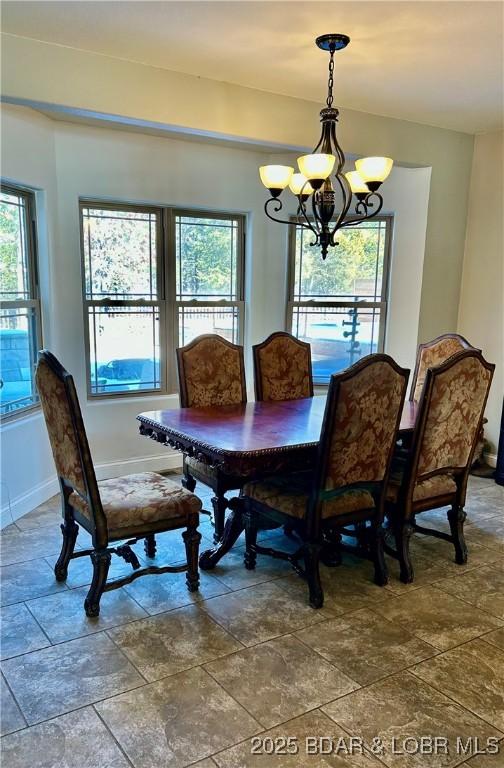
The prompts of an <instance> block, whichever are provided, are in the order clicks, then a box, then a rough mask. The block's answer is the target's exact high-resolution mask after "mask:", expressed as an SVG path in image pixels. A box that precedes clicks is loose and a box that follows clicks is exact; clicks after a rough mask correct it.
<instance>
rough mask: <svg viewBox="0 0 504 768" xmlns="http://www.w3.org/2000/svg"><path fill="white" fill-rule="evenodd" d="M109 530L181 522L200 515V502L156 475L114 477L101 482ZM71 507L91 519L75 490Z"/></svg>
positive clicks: (84, 502) (102, 500) (151, 473)
mask: <svg viewBox="0 0 504 768" xmlns="http://www.w3.org/2000/svg"><path fill="white" fill-rule="evenodd" d="M98 490H99V492H100V497H101V502H102V507H103V511H104V513H105V516H106V518H107V524H108V528H109V531H111V530H118V529H120V528H134V527H135V526H142V525H146V524H148V523H157V522H158V521H160V520H173V521H174V522H175V520H178V519H180V520H181V522H182V524H183V521H184V519H185V518H187V517H188V515H190V514H191V513H195V512H199V510H200V509H201V501H200V500H199V499H198V497H197V496H195V495H194V494H193V493H190V492H189V491H186V490H185V488H182V487H181V486H180V485H179V484H178V483H174V482H173V481H172V480H168V479H167V478H165V477H163V476H162V475H158V474H157V473H155V472H141V473H139V474H136V475H125V476H123V477H114V478H112V479H111V480H101V481H100V482H99V483H98ZM69 501H70V504H71V505H72V507H75V509H77V510H78V511H79V512H81V513H82V514H83V515H84V516H85V517H88V518H89V519H91V513H90V510H89V507H88V504H87V502H86V501H85V500H84V499H83V498H82V496H80V495H79V494H78V493H76V492H75V491H74V492H73V493H72V494H71V496H70V499H69Z"/></svg>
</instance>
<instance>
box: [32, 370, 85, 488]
mask: <svg viewBox="0 0 504 768" xmlns="http://www.w3.org/2000/svg"><path fill="white" fill-rule="evenodd" d="M35 381H36V385H37V390H38V393H39V397H40V402H41V404H42V411H43V413H44V419H45V423H46V426H47V431H48V433H49V441H50V443H51V449H52V453H53V457H54V463H55V465H56V472H57V473H58V475H59V476H60V477H62V478H64V479H65V480H67V481H68V482H69V483H70V485H72V486H73V488H75V489H76V490H77V491H80V493H83V494H86V486H85V483H84V473H83V467H82V463H81V459H80V455H79V449H78V444H77V436H76V433H75V429H74V426H73V423H72V416H71V406H70V402H69V398H68V395H67V392H66V390H65V385H64V383H63V382H62V381H61V380H60V379H59V378H58V376H56V374H55V373H54V371H53V370H52V369H51V368H50V366H49V365H48V363H46V362H45V360H40V362H39V363H38V365H37V372H36V374H35ZM77 407H78V406H77Z"/></svg>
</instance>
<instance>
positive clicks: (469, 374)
mask: <svg viewBox="0 0 504 768" xmlns="http://www.w3.org/2000/svg"><path fill="white" fill-rule="evenodd" d="M491 380H492V372H491V371H489V370H488V369H487V368H485V366H484V365H483V364H482V363H481V362H480V360H479V359H478V358H477V357H464V358H462V360H459V361H456V362H454V363H453V365H451V366H450V367H449V368H448V369H447V370H446V371H443V372H442V373H438V374H436V375H435V379H434V384H433V388H432V394H431V400H430V405H429V412H428V414H427V419H426V424H425V430H424V433H423V439H422V443H421V445H420V449H419V450H420V453H419V461H418V472H417V474H418V476H421V475H424V474H427V473H428V472H432V471H433V470H435V469H442V468H443V467H465V466H467V464H468V462H469V461H470V458H471V455H470V454H471V448H472V446H473V443H474V440H475V437H476V433H477V431H478V429H479V426H480V422H481V417H482V415H483V409H484V405H485V400H486V396H487V393H488V389H489V387H490V383H491Z"/></svg>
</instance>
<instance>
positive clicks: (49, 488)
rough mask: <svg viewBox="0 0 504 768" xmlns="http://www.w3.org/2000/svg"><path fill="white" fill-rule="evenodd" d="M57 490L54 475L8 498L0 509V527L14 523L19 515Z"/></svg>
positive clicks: (45, 499) (30, 509) (56, 481)
mask: <svg viewBox="0 0 504 768" xmlns="http://www.w3.org/2000/svg"><path fill="white" fill-rule="evenodd" d="M58 491H59V485H58V480H57V478H56V476H55V475H54V476H53V477H50V478H48V479H47V480H43V481H42V482H41V483H38V484H37V485H34V486H33V488H31V489H30V490H29V491H27V492H26V493H22V494H21V495H20V496H16V497H15V498H14V499H12V501H11V500H8V502H7V504H4V506H3V507H2V509H1V510H0V528H5V526H6V525H9V524H10V523H14V522H15V521H16V520H18V519H19V518H20V517H22V516H23V515H26V514H27V513H28V512H31V511H32V509H35V507H38V505H39V504H43V503H44V501H47V499H50V498H51V496H54V495H55V494H56V493H58Z"/></svg>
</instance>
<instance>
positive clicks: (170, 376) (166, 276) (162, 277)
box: [79, 197, 246, 401]
mask: <svg viewBox="0 0 504 768" xmlns="http://www.w3.org/2000/svg"><path fill="white" fill-rule="evenodd" d="M85 208H96V209H99V210H112V211H128V212H135V211H137V212H139V213H151V214H154V215H156V217H158V231H157V238H156V248H157V254H156V256H157V276H158V285H157V292H158V295H157V299H154V300H148V299H136V300H135V299H126V300H123V299H120V300H119V299H109V298H107V297H105V298H104V299H100V300H96V299H88V298H87V296H86V265H85V250H84V226H83V223H84V219H83V209H85ZM177 216H188V217H195V218H206V219H223V220H230V219H232V220H235V221H236V222H237V230H238V233H237V259H236V294H237V296H239V299H237V300H233V301H230V300H227V299H220V300H216V301H207V300H199V299H193V300H191V301H179V300H177V244H176V231H175V228H176V218H177ZM245 221H246V217H245V214H243V213H235V212H227V211H208V210H201V209H192V208H178V207H175V206H164V205H149V204H142V203H130V202H128V201H117V200H114V201H110V200H100V199H97V198H87V197H81V198H79V229H80V249H81V276H82V300H83V311H84V341H85V360H86V391H87V397H88V400H93V401H94V400H107V399H116V398H119V399H123V398H135V397H136V398H140V397H152V396H159V397H164V396H166V395H176V394H177V393H178V383H177V368H176V349H177V347H178V346H179V333H180V329H179V307H181V306H183V307H199V308H205V307H221V306H222V307H225V306H237V307H238V340H237V342H238V343H239V344H242V343H243V338H244V322H245V301H244V292H245V286H244V282H245ZM90 306H119V307H120V306H128V307H131V306H139V307H149V306H154V307H159V350H160V354H159V363H160V381H161V386H160V388H159V389H152V388H151V389H136V390H129V391H124V392H93V391H92V389H91V367H92V366H91V346H90V341H91V339H90V332H89V308H90Z"/></svg>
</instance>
